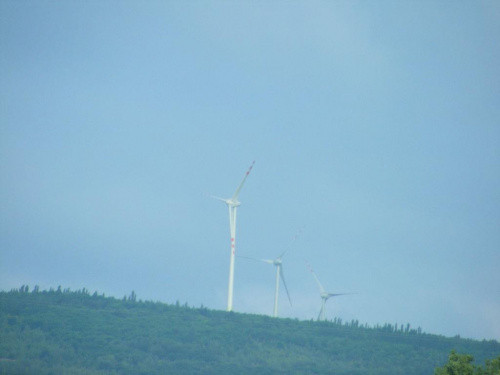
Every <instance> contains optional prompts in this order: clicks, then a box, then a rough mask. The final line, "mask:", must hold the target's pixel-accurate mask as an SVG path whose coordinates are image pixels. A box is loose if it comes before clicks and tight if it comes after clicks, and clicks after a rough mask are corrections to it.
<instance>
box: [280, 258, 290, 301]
mask: <svg viewBox="0 0 500 375" xmlns="http://www.w3.org/2000/svg"><path fill="white" fill-rule="evenodd" d="M280 277H281V281H283V285H284V286H285V290H286V295H287V296H288V300H289V301H290V306H292V307H293V305H292V299H291V298H290V293H288V288H287V287H286V282H285V275H283V267H282V266H280Z"/></svg>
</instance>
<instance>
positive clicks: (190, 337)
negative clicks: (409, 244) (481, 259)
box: [0, 286, 500, 375]
mask: <svg viewBox="0 0 500 375" xmlns="http://www.w3.org/2000/svg"><path fill="white" fill-rule="evenodd" d="M0 332H1V339H0V359H1V360H0V373H2V374H4V373H5V374H11V373H16V374H20V373H22V374H31V373H37V374H49V373H64V374H158V373H175V374H234V373H240V374H410V375H411V374H432V373H433V369H434V368H436V367H437V366H440V365H442V364H443V363H445V362H446V360H447V357H448V354H449V352H450V351H451V350H452V349H454V350H456V351H457V352H463V353H469V354H472V355H473V356H474V357H475V359H476V362H478V363H482V362H484V360H486V359H489V358H493V357H495V356H498V354H499V353H500V343H498V342H497V341H494V340H491V341H486V340H483V341H476V340H470V339H462V338H459V337H455V338H447V337H443V336H438V335H432V334H427V333H423V332H422V330H421V329H412V328H411V327H410V325H406V326H401V327H400V328H395V327H394V326H392V325H390V324H385V325H383V326H377V327H369V326H367V325H363V324H360V323H359V322H357V321H352V322H342V320H340V319H334V321H331V322H317V321H299V320H293V319H283V318H271V317H269V316H262V315H252V314H242V313H234V312H225V311H218V310H210V309H207V308H205V307H200V308H192V307H189V306H187V304H185V305H184V306H182V305H180V304H179V303H176V304H173V305H170V304H165V303H159V302H152V301H140V300H139V301H138V300H137V296H136V295H135V293H134V292H132V293H131V294H130V295H129V296H126V297H124V298H123V299H116V298H113V297H105V296H104V295H99V294H98V293H97V292H95V293H93V294H92V295H91V294H90V293H89V291H88V290H86V289H82V290H79V291H70V290H69V289H64V290H63V289H62V288H58V289H57V290H53V289H51V290H49V291H40V290H39V289H38V288H37V287H35V288H34V289H33V291H31V292H30V291H29V288H28V287H25V286H23V287H21V289H19V290H12V291H10V292H0Z"/></svg>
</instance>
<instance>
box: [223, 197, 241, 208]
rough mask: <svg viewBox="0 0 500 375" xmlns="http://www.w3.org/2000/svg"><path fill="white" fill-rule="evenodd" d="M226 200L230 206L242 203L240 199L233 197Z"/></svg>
mask: <svg viewBox="0 0 500 375" xmlns="http://www.w3.org/2000/svg"><path fill="white" fill-rule="evenodd" d="M224 202H225V203H226V204H227V205H228V206H230V207H239V206H240V205H241V202H240V201H239V200H237V199H233V198H229V199H225V200H224Z"/></svg>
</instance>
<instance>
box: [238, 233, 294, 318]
mask: <svg viewBox="0 0 500 375" xmlns="http://www.w3.org/2000/svg"><path fill="white" fill-rule="evenodd" d="M299 234H300V232H299ZM299 234H296V235H295V236H294V237H293V239H292V241H291V242H290V245H288V248H287V249H286V250H285V251H283V252H282V253H281V255H280V256H279V257H277V258H275V259H259V258H251V257H245V256H240V258H246V259H252V260H257V261H260V262H264V263H268V264H272V265H274V266H275V267H276V286H275V289H274V311H273V317H275V318H276V317H277V316H278V293H279V287H280V279H281V281H283V286H284V287H285V291H286V295H287V296H288V301H290V306H292V299H291V298H290V293H288V288H287V287H286V282H285V276H284V275H283V265H282V264H283V256H284V255H285V253H286V252H287V251H288V249H289V248H290V246H291V245H292V243H293V242H294V241H295V240H296V239H297V237H298V236H299Z"/></svg>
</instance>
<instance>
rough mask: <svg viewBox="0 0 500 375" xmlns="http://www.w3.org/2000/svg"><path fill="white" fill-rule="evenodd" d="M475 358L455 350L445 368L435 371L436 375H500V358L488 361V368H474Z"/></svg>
mask: <svg viewBox="0 0 500 375" xmlns="http://www.w3.org/2000/svg"><path fill="white" fill-rule="evenodd" d="M472 362H474V357H473V356H471V355H470V354H458V353H456V352H455V351H454V350H452V351H451V353H450V356H449V357H448V363H447V364H446V365H444V367H439V368H437V369H435V370H434V375H500V356H498V357H496V358H494V359H492V360H487V361H486V368H485V369H483V368H482V367H481V366H474V365H473V364H472Z"/></svg>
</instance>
